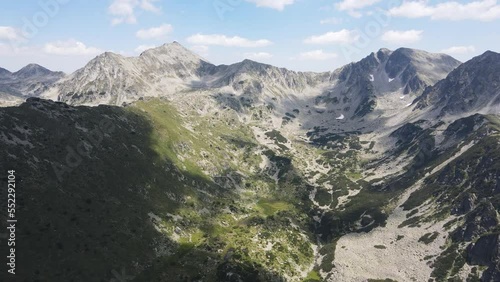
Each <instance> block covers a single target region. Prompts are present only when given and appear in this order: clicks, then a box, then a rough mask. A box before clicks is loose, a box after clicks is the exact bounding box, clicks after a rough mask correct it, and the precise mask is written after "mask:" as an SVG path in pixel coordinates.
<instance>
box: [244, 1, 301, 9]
mask: <svg viewBox="0 0 500 282" xmlns="http://www.w3.org/2000/svg"><path fill="white" fill-rule="evenodd" d="M246 1H247V2H250V3H254V4H256V5H257V7H266V8H271V9H276V10H279V11H282V10H283V9H285V6H287V5H292V4H293V2H295V0H246Z"/></svg>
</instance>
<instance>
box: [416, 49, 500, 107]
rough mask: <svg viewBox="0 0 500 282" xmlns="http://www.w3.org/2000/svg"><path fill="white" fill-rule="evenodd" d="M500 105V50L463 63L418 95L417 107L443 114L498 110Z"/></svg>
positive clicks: (488, 52)
mask: <svg viewBox="0 0 500 282" xmlns="http://www.w3.org/2000/svg"><path fill="white" fill-rule="evenodd" d="M499 105H500V54H499V53H495V52H492V51H487V52H485V53H484V54H482V55H479V56H477V57H474V58H473V59H471V60H469V61H467V62H465V63H463V64H462V65H460V66H459V67H457V68H456V69H455V70H453V71H452V72H450V74H449V75H448V76H447V77H446V79H444V80H442V81H440V82H439V83H437V84H436V85H435V86H434V87H432V88H429V89H428V90H426V91H425V92H424V94H423V95H422V96H421V97H420V98H419V99H418V104H417V108H418V109H424V108H432V109H437V110H439V111H440V115H446V114H458V113H466V112H470V111H476V110H480V109H482V110H483V111H486V112H497V110H498V109H500V108H499Z"/></svg>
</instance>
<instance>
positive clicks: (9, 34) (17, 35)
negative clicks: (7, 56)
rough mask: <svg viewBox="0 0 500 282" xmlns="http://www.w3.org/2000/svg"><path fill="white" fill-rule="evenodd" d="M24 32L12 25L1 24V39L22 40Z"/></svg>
mask: <svg viewBox="0 0 500 282" xmlns="http://www.w3.org/2000/svg"><path fill="white" fill-rule="evenodd" d="M23 39H24V38H23V36H22V32H21V31H20V30H18V29H16V28H13V27H11V26H0V41H22V40H23Z"/></svg>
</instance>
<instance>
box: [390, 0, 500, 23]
mask: <svg viewBox="0 0 500 282" xmlns="http://www.w3.org/2000/svg"><path fill="white" fill-rule="evenodd" d="M388 13H389V15H392V16H395V17H405V18H423V17H429V18H431V19H433V20H453V21H458V20H477V21H492V20H495V19H500V5H498V4H497V1H496V0H481V1H474V2H470V3H459V2H455V1H446V2H442V3H438V4H436V5H430V4H429V3H427V1H409V2H404V3H403V4H401V5H400V6H398V7H394V8H392V9H390V10H389V12H388Z"/></svg>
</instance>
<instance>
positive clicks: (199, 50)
mask: <svg viewBox="0 0 500 282" xmlns="http://www.w3.org/2000/svg"><path fill="white" fill-rule="evenodd" d="M189 49H191V51H193V52H195V53H196V54H198V55H200V56H202V57H207V56H208V51H209V49H210V48H209V47H208V46H205V45H194V46H191V47H190V48H189Z"/></svg>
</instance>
